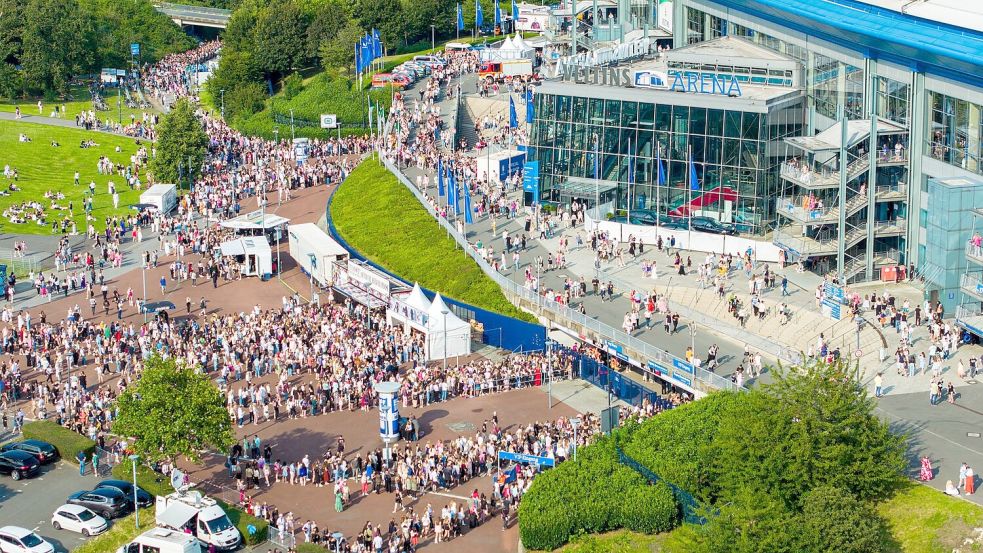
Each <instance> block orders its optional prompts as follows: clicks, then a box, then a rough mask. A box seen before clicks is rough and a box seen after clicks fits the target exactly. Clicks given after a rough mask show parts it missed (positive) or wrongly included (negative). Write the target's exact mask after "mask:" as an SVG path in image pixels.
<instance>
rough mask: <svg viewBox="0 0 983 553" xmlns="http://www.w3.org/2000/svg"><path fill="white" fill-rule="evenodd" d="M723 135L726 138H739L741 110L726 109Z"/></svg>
mask: <svg viewBox="0 0 983 553" xmlns="http://www.w3.org/2000/svg"><path fill="white" fill-rule="evenodd" d="M724 136H727V137H728V138H740V136H741V112H739V111H727V112H726V113H725V116H724Z"/></svg>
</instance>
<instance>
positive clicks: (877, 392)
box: [874, 373, 884, 397]
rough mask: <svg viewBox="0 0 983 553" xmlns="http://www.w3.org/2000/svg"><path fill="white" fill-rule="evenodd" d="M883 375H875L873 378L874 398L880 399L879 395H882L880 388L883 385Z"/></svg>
mask: <svg viewBox="0 0 983 553" xmlns="http://www.w3.org/2000/svg"><path fill="white" fill-rule="evenodd" d="M883 374H884V373H877V376H875V377H874V397H881V395H883V394H882V392H881V387H882V386H883V385H884V377H883V376H882V375H883Z"/></svg>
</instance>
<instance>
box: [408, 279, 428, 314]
mask: <svg viewBox="0 0 983 553" xmlns="http://www.w3.org/2000/svg"><path fill="white" fill-rule="evenodd" d="M403 303H405V304H406V305H408V306H410V307H412V308H413V309H419V310H420V311H423V312H424V313H428V312H429V311H430V300H428V299H427V296H426V295H425V294H424V293H423V290H422V289H420V285H419V284H418V283H416V282H414V283H413V290H412V291H411V292H410V294H409V295H408V296H407V297H406V299H405V300H404V302H403Z"/></svg>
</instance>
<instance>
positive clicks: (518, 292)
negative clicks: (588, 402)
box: [383, 158, 744, 390]
mask: <svg viewBox="0 0 983 553" xmlns="http://www.w3.org/2000/svg"><path fill="white" fill-rule="evenodd" d="M383 164H384V165H385V167H386V169H388V170H389V172H390V173H392V174H394V175H395V176H396V179H397V180H398V181H399V182H400V183H402V184H403V186H405V187H406V188H407V189H409V191H410V192H411V193H413V195H414V196H415V197H416V199H417V201H419V202H420V204H421V205H422V206H423V208H424V209H426V210H427V212H428V213H430V215H431V216H432V217H434V219H436V221H437V224H439V225H440V226H441V227H443V228H444V230H445V231H446V232H447V234H448V235H450V236H452V237H453V238H454V240H455V241H456V242H457V244H458V245H459V246H461V248H462V249H463V250H464V251H465V252H466V253H467V254H468V255H469V256H470V257H471V259H473V260H474V262H475V263H477V264H478V267H480V268H481V270H482V271H483V272H484V273H485V274H486V275H488V277H489V278H491V279H492V280H493V281H495V283H496V284H498V285H499V286H500V287H501V288H502V289H503V290H504V291H505V292H506V295H507V296H508V295H509V294H511V295H512V296H515V297H518V298H519V299H524V300H526V301H529V302H531V303H533V304H535V305H536V306H538V308H539V309H541V310H543V311H546V312H548V313H549V314H550V316H552V317H555V318H557V319H559V320H565V321H569V322H572V323H574V324H575V325H577V326H582V327H584V328H587V329H589V330H590V331H592V332H594V333H595V334H597V335H598V336H599V337H600V338H602V339H605V340H610V341H613V342H616V343H619V344H622V345H624V346H626V347H628V348H630V349H633V350H635V351H638V352H640V353H641V354H642V355H644V356H645V359H644V360H640V361H643V362H644V361H654V362H656V363H658V364H660V365H663V366H666V367H672V366H673V360H676V361H680V362H685V360H684V359H682V358H679V357H676V356H675V355H672V354H671V353H669V352H668V351H666V350H664V349H661V348H657V347H655V346H653V345H651V344H649V343H648V342H645V341H643V340H640V339H638V338H635V337H634V336H630V335H628V334H626V333H625V332H623V331H621V330H617V329H615V328H613V327H611V326H610V325H608V324H606V323H602V322H601V321H599V320H597V319H594V318H592V317H588V316H586V315H584V314H582V313H580V312H579V311H577V310H575V309H571V308H570V307H568V306H565V305H562V304H559V303H557V302H554V301H552V300H550V299H548V298H544V297H541V296H540V295H539V294H538V293H536V292H533V291H532V290H529V289H527V288H526V287H524V286H521V285H519V284H518V283H516V282H514V281H512V280H511V279H508V278H506V277H504V276H503V275H502V274H501V273H499V272H498V271H496V270H495V269H493V268H492V267H491V265H489V264H488V262H487V261H485V260H484V258H482V257H481V255H479V254H478V252H477V251H476V250H475V249H474V247H473V246H472V245H471V244H470V243H469V242H468V241H467V239H466V238H465V237H464V236H462V235H461V233H459V232H458V231H457V229H456V228H455V227H454V225H452V224H450V222H448V221H447V220H446V219H444V218H442V217H440V216H439V215H438V214H437V212H436V211H435V210H434V209H433V208H432V207H431V206H430V203H429V202H428V201H427V199H426V198H425V197H424V196H423V194H422V193H421V192H420V190H419V189H417V188H416V186H414V185H413V183H412V182H411V181H410V180H409V179H408V178H407V177H406V175H404V174H403V172H402V171H400V170H399V168H398V167H396V166H394V165H393V164H392V163H391V162H390V161H389V160H388V159H385V158H383ZM513 303H516V302H515V301H513ZM693 376H694V378H695V380H697V381H700V382H702V383H703V384H704V385H705V386H707V387H708V388H710V389H717V390H738V389H744V387H743V386H741V387H739V386H737V385H736V384H735V383H734V382H731V380H730V379H729V378H725V377H722V376H720V375H718V374H715V373H712V372H710V371H708V370H706V369H703V368H695V367H694V374H693Z"/></svg>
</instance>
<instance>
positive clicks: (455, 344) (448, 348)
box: [427, 294, 471, 360]
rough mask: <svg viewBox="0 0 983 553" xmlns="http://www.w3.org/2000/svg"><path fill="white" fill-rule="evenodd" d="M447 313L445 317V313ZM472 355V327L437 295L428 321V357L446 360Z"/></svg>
mask: <svg viewBox="0 0 983 553" xmlns="http://www.w3.org/2000/svg"><path fill="white" fill-rule="evenodd" d="M445 311H446V312H447V314H446V315H445V314H444V312H445ZM469 353H471V325H470V324H468V323H467V321H464V320H461V319H460V318H459V317H458V316H457V315H455V314H454V312H453V311H451V310H450V308H449V307H447V304H446V303H444V298H442V297H440V294H437V295H436V296H434V298H433V302H432V303H431V304H430V311H429V313H428V320H427V357H428V358H429V359H431V360H433V359H446V358H448V357H456V356H459V355H468V354H469Z"/></svg>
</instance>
